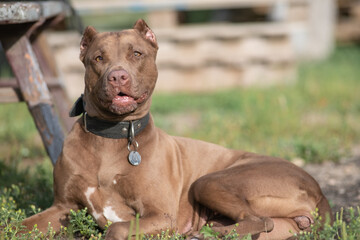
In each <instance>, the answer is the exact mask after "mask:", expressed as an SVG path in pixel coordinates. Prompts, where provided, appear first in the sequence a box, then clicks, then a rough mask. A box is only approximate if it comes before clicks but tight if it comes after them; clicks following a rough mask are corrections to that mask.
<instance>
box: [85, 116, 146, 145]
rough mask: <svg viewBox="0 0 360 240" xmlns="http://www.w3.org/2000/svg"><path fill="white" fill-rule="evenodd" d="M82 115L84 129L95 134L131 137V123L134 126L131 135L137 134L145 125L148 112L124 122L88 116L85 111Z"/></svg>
mask: <svg viewBox="0 0 360 240" xmlns="http://www.w3.org/2000/svg"><path fill="white" fill-rule="evenodd" d="M83 117H84V125H85V126H84V127H85V131H89V132H91V133H93V134H95V135H98V136H101V137H105V138H114V139H120V138H129V137H131V124H132V125H133V127H134V134H133V137H135V136H136V135H137V134H139V133H140V132H141V131H142V130H143V129H144V128H145V127H146V126H147V124H148V122H149V118H150V114H149V113H148V114H146V116H145V117H143V118H140V119H138V120H134V121H125V122H110V121H105V120H101V119H98V118H95V117H90V116H89V115H87V113H86V112H85V113H84V115H83Z"/></svg>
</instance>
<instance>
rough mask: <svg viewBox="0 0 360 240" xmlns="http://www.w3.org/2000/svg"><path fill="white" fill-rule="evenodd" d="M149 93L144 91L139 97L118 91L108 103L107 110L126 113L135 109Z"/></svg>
mask: <svg viewBox="0 0 360 240" xmlns="http://www.w3.org/2000/svg"><path fill="white" fill-rule="evenodd" d="M148 96H149V93H148V92H147V91H146V92H144V93H143V94H141V95H140V96H139V97H137V96H134V95H131V94H130V93H126V92H119V93H118V94H117V95H115V96H114V97H113V98H112V100H111V103H110V106H109V110H110V111H111V112H113V113H116V114H120V115H121V114H126V113H130V112H133V111H135V110H136V109H137V108H138V106H139V104H141V103H143V102H145V101H146V99H147V98H148Z"/></svg>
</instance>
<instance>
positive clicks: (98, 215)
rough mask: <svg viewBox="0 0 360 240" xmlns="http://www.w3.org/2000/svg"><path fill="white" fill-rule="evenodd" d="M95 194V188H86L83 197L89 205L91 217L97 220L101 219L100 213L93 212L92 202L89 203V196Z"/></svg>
mask: <svg viewBox="0 0 360 240" xmlns="http://www.w3.org/2000/svg"><path fill="white" fill-rule="evenodd" d="M94 192H95V188H94V187H88V189H87V190H86V192H85V197H86V200H87V201H88V203H89V206H90V208H91V209H90V210H91V215H93V217H94V218H95V219H96V220H98V219H99V218H100V217H101V214H100V213H97V212H96V211H95V208H94V205H93V204H92V202H91V201H90V197H91V195H92V194H93V193H94Z"/></svg>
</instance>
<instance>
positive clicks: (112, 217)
mask: <svg viewBox="0 0 360 240" xmlns="http://www.w3.org/2000/svg"><path fill="white" fill-rule="evenodd" d="M104 216H105V217H106V219H107V220H109V221H111V222H113V223H114V222H123V221H124V220H122V219H121V218H119V217H118V216H117V215H116V212H115V211H114V210H113V209H112V207H111V206H107V207H104Z"/></svg>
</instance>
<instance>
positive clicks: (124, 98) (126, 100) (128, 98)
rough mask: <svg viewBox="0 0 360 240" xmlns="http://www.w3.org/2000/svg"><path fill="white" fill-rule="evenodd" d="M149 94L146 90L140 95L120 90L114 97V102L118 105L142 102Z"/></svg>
mask: <svg viewBox="0 0 360 240" xmlns="http://www.w3.org/2000/svg"><path fill="white" fill-rule="evenodd" d="M147 96H148V92H144V93H143V94H141V95H140V97H135V96H132V95H130V94H127V93H125V92H119V93H118V94H117V95H116V96H115V97H114V98H113V99H112V103H113V104H116V105H127V104H133V103H136V104H141V103H143V102H144V101H145V100H146V98H147Z"/></svg>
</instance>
